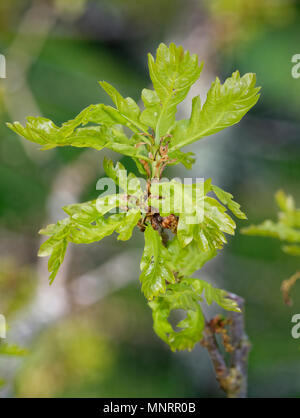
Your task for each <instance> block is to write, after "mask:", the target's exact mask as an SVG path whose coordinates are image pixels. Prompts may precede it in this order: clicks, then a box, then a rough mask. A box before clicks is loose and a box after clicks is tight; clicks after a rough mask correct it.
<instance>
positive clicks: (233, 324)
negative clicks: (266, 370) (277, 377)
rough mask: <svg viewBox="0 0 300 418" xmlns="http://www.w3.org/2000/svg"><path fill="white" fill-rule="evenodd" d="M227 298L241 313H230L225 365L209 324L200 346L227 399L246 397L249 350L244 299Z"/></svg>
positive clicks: (231, 294)
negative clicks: (227, 356) (227, 361)
mask: <svg viewBox="0 0 300 418" xmlns="http://www.w3.org/2000/svg"><path fill="white" fill-rule="evenodd" d="M228 297H229V298H230V299H232V300H234V301H236V302H237V304H238V306H239V308H240V309H241V311H242V312H241V313H238V312H231V313H230V330H229V332H230V338H231V341H230V343H231V346H232V351H231V353H230V355H229V364H228V365H227V363H226V361H225V359H224V356H223V354H222V353H221V351H220V347H219V345H218V343H217V340H216V337H215V332H214V330H213V329H212V327H211V326H210V324H209V323H207V324H206V327H205V332H204V337H203V339H202V341H201V344H202V345H203V346H204V347H205V348H206V349H207V350H208V353H209V355H210V357H211V360H212V363H213V366H214V369H215V373H216V379H217V381H218V382H219V384H220V387H221V388H222V389H223V390H224V391H225V392H226V394H227V397H228V398H246V397H247V365H248V354H249V351H250V348H251V345H250V343H249V340H248V337H247V334H246V333H245V324H244V313H243V309H244V299H243V298H241V297H240V296H237V295H235V294H233V293H229V294H228Z"/></svg>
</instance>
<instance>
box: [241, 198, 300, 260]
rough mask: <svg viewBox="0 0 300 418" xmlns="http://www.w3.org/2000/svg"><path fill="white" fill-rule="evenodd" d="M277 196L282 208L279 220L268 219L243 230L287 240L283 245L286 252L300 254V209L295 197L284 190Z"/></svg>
mask: <svg viewBox="0 0 300 418" xmlns="http://www.w3.org/2000/svg"><path fill="white" fill-rule="evenodd" d="M275 198H276V203H277V205H278V207H279V209H280V212H279V213H278V220H277V222H273V221H271V220H266V221H264V222H263V223H262V224H259V225H251V226H248V227H247V228H243V229H242V232H243V233H244V234H246V235H259V236H265V237H272V238H277V239H279V240H281V241H284V242H286V244H285V245H284V246H283V247H282V250H283V251H284V252H285V253H287V254H290V255H295V256H300V245H299V244H300V209H297V208H296V206H295V201H294V199H293V197H292V196H291V195H286V194H285V193H284V191H283V190H279V191H278V192H277V193H276V195H275ZM298 243H299V244H298Z"/></svg>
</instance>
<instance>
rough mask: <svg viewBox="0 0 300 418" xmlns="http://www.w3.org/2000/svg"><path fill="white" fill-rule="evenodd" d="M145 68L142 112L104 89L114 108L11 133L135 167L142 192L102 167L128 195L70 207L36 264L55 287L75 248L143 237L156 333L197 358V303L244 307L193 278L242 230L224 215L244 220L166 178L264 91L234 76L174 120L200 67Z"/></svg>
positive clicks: (209, 196) (152, 64)
mask: <svg viewBox="0 0 300 418" xmlns="http://www.w3.org/2000/svg"><path fill="white" fill-rule="evenodd" d="M148 64H149V72H150V78H151V80H152V84H153V89H143V91H142V93H141V99H142V102H143V108H140V107H139V106H138V104H137V103H136V102H135V101H134V100H133V99H132V98H130V97H127V98H124V97H123V96H122V95H121V94H120V93H119V92H118V91H117V90H116V89H115V88H114V87H113V86H111V85H110V84H108V83H107V82H100V85H101V87H102V88H103V89H104V90H105V91H106V93H107V94H108V95H109V96H110V97H111V99H112V101H113V103H114V105H115V107H112V106H107V105H104V104H95V105H91V106H89V107H87V108H86V109H84V110H83V111H82V112H81V113H80V114H79V115H78V116H77V117H75V119H73V120H70V121H68V122H66V123H64V124H63V125H62V126H61V127H58V126H56V125H55V124H54V123H53V122H52V121H51V120H49V119H46V118H40V117H37V118H35V117H29V118H28V120H27V123H26V125H25V126H22V125H21V124H20V123H18V122H15V123H13V124H8V126H9V128H11V129H12V130H13V131H15V132H16V133H17V134H19V135H21V136H23V137H25V138H26V139H28V140H30V141H32V142H35V143H38V144H40V145H42V149H49V148H53V147H59V146H69V145H71V146H75V147H91V148H94V149H96V150H101V149H102V148H104V147H106V148H109V149H111V150H113V151H116V152H119V153H120V154H122V155H126V156H129V157H131V158H132V159H133V160H134V161H135V163H136V165H137V167H138V170H139V172H140V173H141V174H142V175H144V176H145V177H146V180H147V187H146V190H144V189H143V187H142V185H141V182H140V181H139V179H138V178H137V177H135V176H134V175H133V174H132V173H131V174H129V175H128V177H126V179H125V181H124V178H123V176H122V175H121V173H122V172H124V171H125V168H124V167H123V166H122V164H121V163H117V164H116V166H114V165H113V163H112V162H111V161H110V160H107V159H105V161H104V169H105V172H106V174H107V176H108V177H110V178H111V179H112V180H113V181H114V182H115V183H116V185H117V186H118V187H119V188H120V189H122V192H121V191H120V192H119V193H116V194H114V195H108V196H103V197H100V198H98V199H97V200H94V201H89V202H85V203H82V204H73V205H69V206H66V207H64V208H63V209H64V211H65V212H66V214H67V215H68V216H67V217H66V218H65V219H63V220H60V221H58V222H57V223H56V224H52V225H49V226H47V227H46V228H45V229H42V230H41V231H40V233H41V234H43V235H47V236H49V238H48V239H47V241H45V242H44V243H43V244H42V246H41V248H40V251H39V255H40V256H49V262H48V268H49V272H50V282H51V283H52V282H53V280H54V278H55V276H56V274H57V272H58V270H59V267H60V265H61V263H62V262H63V259H64V256H65V253H66V249H67V246H68V244H69V243H73V244H80V243H85V244H87V243H92V242H96V241H100V240H102V239H103V238H104V237H106V236H108V235H111V234H113V233H117V234H118V238H117V239H118V240H122V241H126V240H128V239H130V237H131V235H132V233H133V230H134V228H135V227H138V228H139V229H140V230H141V231H143V232H144V237H145V247H144V251H143V255H142V259H141V264H140V267H141V275H140V281H141V288H142V292H143V293H144V295H145V297H146V299H147V300H148V301H149V306H150V307H151V309H152V312H153V320H154V329H155V331H156V333H157V334H158V335H159V336H160V337H161V338H162V339H163V340H164V341H165V342H166V343H168V344H169V345H170V347H171V349H172V350H177V349H178V350H183V349H192V348H193V346H194V344H195V343H196V342H198V341H199V340H200V339H201V337H202V332H203V329H204V317H203V314H202V310H201V306H200V304H199V302H201V301H203V300H206V302H207V303H208V304H210V303H212V302H216V303H217V304H218V305H219V306H221V307H222V308H224V309H227V310H233V311H238V307H237V305H236V303H235V302H233V301H232V300H231V299H229V298H228V296H227V293H226V292H225V291H223V290H220V289H216V288H214V287H213V286H211V285H210V284H209V283H207V282H205V281H203V280H200V279H197V278H192V277H191V275H192V274H193V273H194V272H195V271H197V270H199V269H201V267H202V266H203V265H204V264H205V263H206V262H207V261H209V260H210V259H212V258H213V257H214V256H216V254H217V251H218V250H221V249H222V248H223V245H224V244H225V243H226V236H225V234H229V235H233V234H234V230H235V227H236V225H235V222H234V221H233V219H232V218H231V216H230V214H229V213H228V210H229V211H231V212H232V213H233V214H234V215H235V216H236V217H238V218H240V219H245V218H246V216H245V214H244V213H243V212H242V211H241V210H240V205H239V204H238V203H236V202H235V201H234V200H233V196H232V195H231V194H230V193H227V192H225V191H223V190H222V189H220V188H219V187H217V186H214V185H212V184H211V180H210V179H208V180H206V181H205V182H204V183H198V184H191V185H186V184H182V183H181V182H179V181H171V182H165V181H163V180H161V177H162V173H163V171H164V169H165V168H166V167H167V166H168V165H174V164H179V163H182V164H183V165H184V166H185V167H186V168H191V166H192V164H193V163H194V162H195V160H194V156H193V154H192V153H190V152H188V153H184V152H183V151H182V147H184V146H186V145H189V144H192V143H194V142H195V141H198V140H200V139H202V138H204V137H206V136H209V135H212V134H215V133H217V132H219V131H221V130H222V129H224V128H227V127H230V126H232V125H234V124H236V123H238V122H239V121H240V120H241V118H242V117H243V116H244V115H245V114H246V113H247V112H248V111H249V110H250V109H251V107H253V106H254V105H255V103H256V102H257V100H258V98H259V94H258V92H259V88H257V87H256V86H255V82H256V80H255V75H254V74H251V73H250V74H245V75H244V76H242V77H241V76H240V74H239V72H238V71H236V72H234V73H233V74H232V76H231V77H229V78H227V79H226V80H225V82H224V83H223V84H222V83H221V82H220V80H219V79H218V78H217V79H216V80H215V82H213V83H212V85H211V87H210V89H209V91H208V93H207V98H206V101H205V103H204V104H203V105H202V104H201V100H200V97H199V96H197V97H195V98H194V99H193V102H192V110H191V115H190V117H189V118H188V119H183V120H177V119H176V113H177V107H178V105H179V104H180V103H181V102H182V101H183V100H184V99H185V98H186V96H187V94H188V92H189V91H190V88H191V86H192V85H193V84H194V83H195V82H197V80H198V79H199V76H200V73H201V70H202V67H203V64H202V63H201V64H199V62H198V57H197V55H195V54H190V53H189V52H188V51H184V50H183V48H182V47H181V46H180V47H178V46H176V45H175V44H170V46H169V47H167V46H166V45H164V44H161V45H160V46H159V48H158V50H157V54H156V58H155V59H154V57H153V56H152V55H151V54H149V57H148ZM128 132H131V133H130V135H128ZM112 210H113V211H114V212H115V213H113V214H112V213H111V211H112ZM191 219H192V221H191ZM166 232H168V236H167V234H166ZM167 237H168V239H167ZM177 309H180V310H184V311H185V312H186V318H185V319H183V320H182V321H180V322H179V324H177V330H174V328H173V327H172V325H171V323H170V322H169V316H170V313H171V311H173V310H177Z"/></svg>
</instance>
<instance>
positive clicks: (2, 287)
mask: <svg viewBox="0 0 300 418" xmlns="http://www.w3.org/2000/svg"><path fill="white" fill-rule="evenodd" d="M36 285H37V281H36V275H35V273H34V272H33V270H32V268H31V267H29V266H18V265H17V263H16V260H15V259H13V258H12V257H7V258H5V257H2V258H1V259H0V312H1V313H2V314H3V315H5V316H6V317H7V318H10V317H12V316H14V314H16V313H17V312H18V311H20V310H21V309H25V308H26V306H27V305H28V304H29V303H30V302H31V301H32V300H33V298H34V295H35V289H36Z"/></svg>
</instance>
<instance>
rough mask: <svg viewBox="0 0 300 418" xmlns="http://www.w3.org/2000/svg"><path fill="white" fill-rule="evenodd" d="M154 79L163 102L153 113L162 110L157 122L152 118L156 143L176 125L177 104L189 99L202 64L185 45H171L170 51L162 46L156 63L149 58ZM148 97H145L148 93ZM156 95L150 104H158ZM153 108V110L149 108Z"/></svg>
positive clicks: (150, 100)
mask: <svg viewBox="0 0 300 418" xmlns="http://www.w3.org/2000/svg"><path fill="white" fill-rule="evenodd" d="M148 58H149V59H148V65H149V71H150V77H151V80H152V83H153V86H154V89H155V91H156V93H157V96H158V97H159V100H160V109H159V108H158V106H157V105H155V109H154V111H153V112H152V114H155V113H156V112H157V111H159V115H158V116H157V115H156V117H155V119H154V118H153V116H152V118H151V124H153V126H154V125H155V137H156V143H158V142H159V139H160V138H161V137H162V136H164V135H166V134H167V133H169V132H170V130H171V128H172V126H173V125H174V123H175V115H176V111H177V105H178V104H179V103H180V102H182V101H183V100H184V99H185V97H186V96H187V94H188V92H189V90H190V87H191V86H192V85H193V84H194V83H195V82H196V81H197V80H198V78H199V76H200V73H201V69H202V65H201V66H200V67H199V65H198V57H197V55H196V54H193V55H190V53H189V51H184V50H183V48H182V46H179V47H177V46H176V45H175V44H173V43H171V44H170V46H169V48H168V47H167V46H166V45H165V44H160V46H159V47H158V49H157V52H156V60H154V58H153V56H152V55H151V54H149V55H148ZM144 96H145V94H144ZM155 97H156V96H155V95H153V96H152V98H150V94H148V97H147V98H146V100H147V99H148V103H149V102H151V107H152V104H154V101H155V100H156V98H155ZM147 109H149V107H147Z"/></svg>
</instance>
